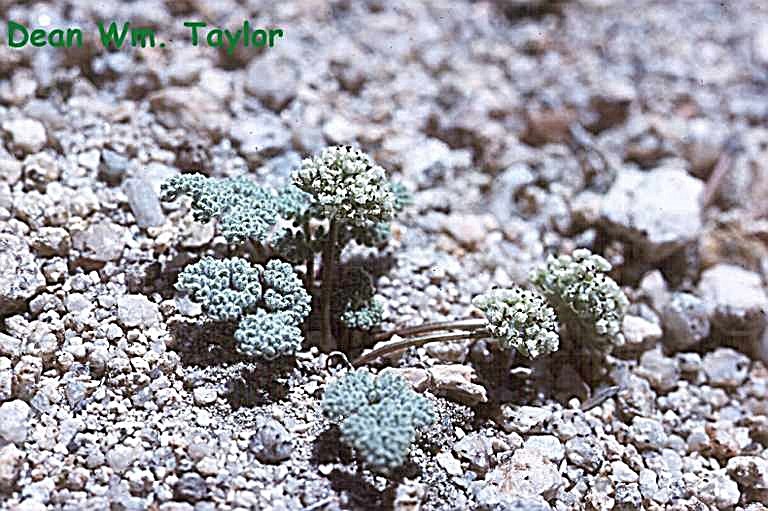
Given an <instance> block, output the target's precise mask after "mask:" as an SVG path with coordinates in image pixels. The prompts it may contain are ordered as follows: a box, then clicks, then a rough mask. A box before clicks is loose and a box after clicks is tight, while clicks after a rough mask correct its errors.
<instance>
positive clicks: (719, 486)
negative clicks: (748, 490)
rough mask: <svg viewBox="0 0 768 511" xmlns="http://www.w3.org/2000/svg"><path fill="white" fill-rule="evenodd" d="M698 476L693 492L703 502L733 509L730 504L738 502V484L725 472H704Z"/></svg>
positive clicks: (720, 507)
mask: <svg viewBox="0 0 768 511" xmlns="http://www.w3.org/2000/svg"><path fill="white" fill-rule="evenodd" d="M699 477H700V479H699V481H698V483H697V484H696V487H695V493H696V496H697V497H699V499H700V500H701V501H702V502H703V503H705V504H711V505H713V506H715V507H716V508H717V509H723V510H725V509H733V507H732V506H735V505H736V504H738V503H739V498H740V497H741V493H740V492H739V486H738V485H737V484H736V482H735V481H733V480H732V479H731V478H729V477H728V476H727V475H726V474H723V473H721V472H720V471H718V472H706V473H703V474H700V475H699Z"/></svg>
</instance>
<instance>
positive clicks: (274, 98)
mask: <svg viewBox="0 0 768 511" xmlns="http://www.w3.org/2000/svg"><path fill="white" fill-rule="evenodd" d="M300 76H301V71H300V68H299V66H298V65H297V63H296V62H293V61H291V60H289V59H286V58H281V57H277V58H273V57H272V56H269V55H268V56H266V57H264V58H260V59H253V60H252V61H251V64H250V65H249V66H248V71H247V75H246V80H245V90H246V92H248V93H249V94H252V95H254V96H256V97H257V98H259V100H261V102H262V103H264V104H265V105H266V106H267V107H268V108H270V109H272V110H274V111H276V112H279V111H280V110H282V109H283V108H284V107H285V106H286V105H287V104H288V103H289V102H290V101H291V100H292V99H293V98H294V97H296V94H297V92H298V87H299V78H300Z"/></svg>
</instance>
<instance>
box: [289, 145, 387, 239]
mask: <svg viewBox="0 0 768 511" xmlns="http://www.w3.org/2000/svg"><path fill="white" fill-rule="evenodd" d="M293 184H294V185H295V186H296V187H297V188H299V189H300V190H302V191H304V192H306V193H307V194H309V195H310V196H311V204H312V205H311V207H312V209H313V211H314V212H315V214H316V215H317V216H318V217H322V218H329V219H334V220H337V221H339V222H341V223H344V224H348V225H352V226H359V227H368V226H370V225H371V224H376V223H379V222H387V221H389V220H391V219H392V217H393V216H394V214H395V200H396V197H395V193H394V192H393V191H392V187H391V184H390V183H389V181H388V180H387V176H386V172H385V171H384V169H383V168H382V167H380V166H379V165H376V163H375V162H374V161H373V159H372V158H371V157H370V156H368V155H367V154H366V153H364V152H362V151H360V150H359V149H353V148H352V147H351V146H333V147H327V148H325V149H323V150H322V151H321V152H320V154H319V155H316V156H314V157H312V158H307V159H305V160H304V161H302V162H301V168H299V169H298V170H297V171H295V172H294V173H293Z"/></svg>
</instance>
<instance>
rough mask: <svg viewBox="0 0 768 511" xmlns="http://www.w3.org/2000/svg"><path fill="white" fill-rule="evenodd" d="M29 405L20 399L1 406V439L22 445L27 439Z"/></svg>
mask: <svg viewBox="0 0 768 511" xmlns="http://www.w3.org/2000/svg"><path fill="white" fill-rule="evenodd" d="M29 411H30V408H29V405H28V404H27V403H25V402H24V401H21V400H20V399H16V400H15V401H6V402H5V403H3V404H2V405H0V438H3V439H5V440H6V441H7V442H14V443H17V444H21V443H23V442H24V440H26V439H27V430H28V428H29V421H28V417H29Z"/></svg>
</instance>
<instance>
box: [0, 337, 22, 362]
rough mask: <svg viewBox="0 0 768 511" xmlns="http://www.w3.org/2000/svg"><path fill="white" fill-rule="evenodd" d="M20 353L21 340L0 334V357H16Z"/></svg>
mask: <svg viewBox="0 0 768 511" xmlns="http://www.w3.org/2000/svg"><path fill="white" fill-rule="evenodd" d="M20 351H21V340H19V339H17V338H16V337H12V336H10V335H8V334H4V333H2V332H0V355H7V356H9V357H16V356H18V355H19V352H20Z"/></svg>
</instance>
